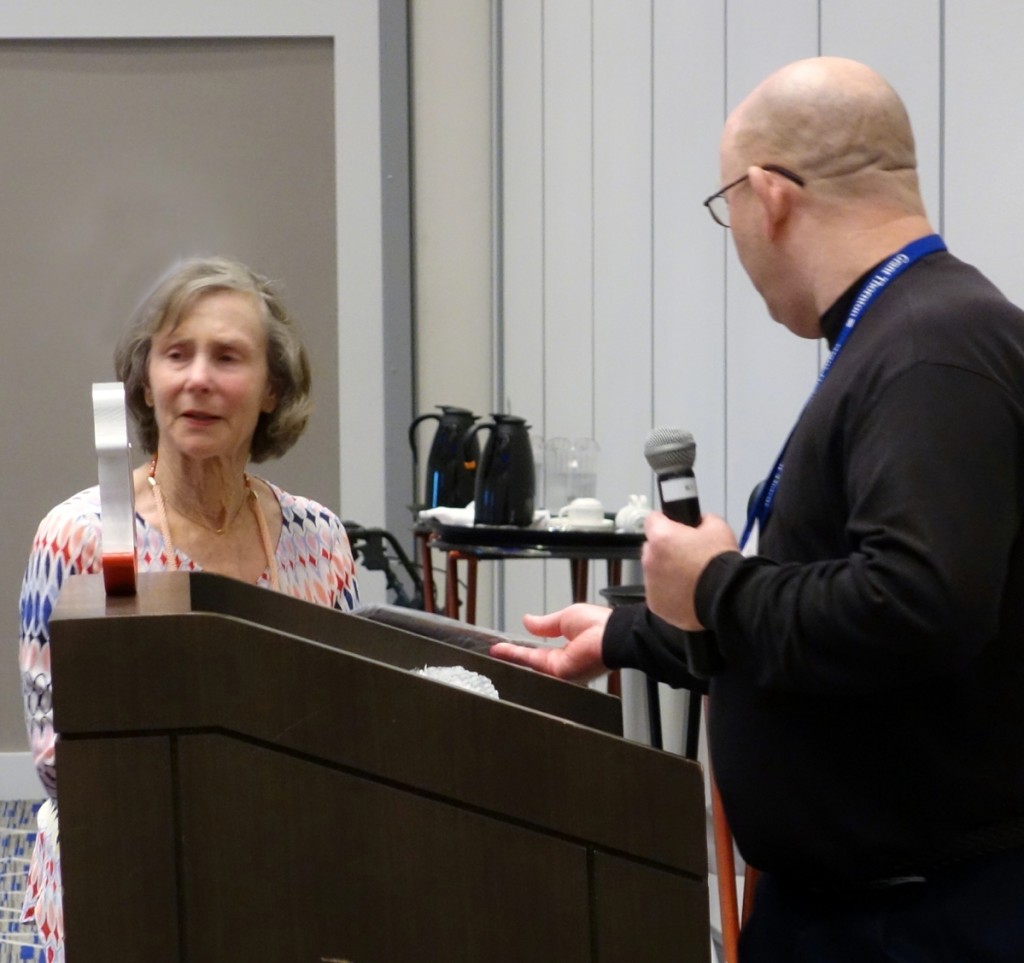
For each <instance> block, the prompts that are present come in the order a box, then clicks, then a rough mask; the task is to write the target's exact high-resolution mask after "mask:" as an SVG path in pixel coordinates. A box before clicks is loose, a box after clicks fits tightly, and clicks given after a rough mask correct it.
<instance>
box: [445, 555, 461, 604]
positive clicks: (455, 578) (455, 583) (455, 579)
mask: <svg viewBox="0 0 1024 963" xmlns="http://www.w3.org/2000/svg"><path fill="white" fill-rule="evenodd" d="M444 596H445V606H444V614H445V615H447V616H448V618H450V619H457V618H458V617H459V553H458V552H449V553H448V557H447V560H446V562H445V569H444Z"/></svg>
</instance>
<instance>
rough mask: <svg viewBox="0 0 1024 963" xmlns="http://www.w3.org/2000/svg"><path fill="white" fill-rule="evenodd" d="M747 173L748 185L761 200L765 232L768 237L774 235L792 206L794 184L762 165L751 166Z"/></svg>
mask: <svg viewBox="0 0 1024 963" xmlns="http://www.w3.org/2000/svg"><path fill="white" fill-rule="evenodd" d="M747 173H748V176H749V177H750V186H751V188H752V189H753V191H754V193H755V194H756V195H757V197H758V200H760V202H761V209H762V211H763V213H764V229H765V232H766V233H767V235H768V237H770V238H771V237H775V236H776V235H777V234H778V232H779V229H780V227H781V226H782V225H783V224H784V223H785V221H786V219H787V218H788V217H789V214H790V211H791V210H792V208H793V189H796V185H795V184H793V183H791V182H790V181H789V180H787V179H786V178H785V177H780V176H778V175H777V174H773V173H771V172H770V171H766V170H765V169H764V168H763V167H751V168H750V170H749V171H748V172H747Z"/></svg>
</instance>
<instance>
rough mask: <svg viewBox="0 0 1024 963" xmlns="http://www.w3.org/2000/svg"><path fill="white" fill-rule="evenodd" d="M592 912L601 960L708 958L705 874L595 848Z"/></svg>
mask: <svg viewBox="0 0 1024 963" xmlns="http://www.w3.org/2000/svg"><path fill="white" fill-rule="evenodd" d="M594 917H595V920H596V932H597V940H596V943H597V952H596V959H598V960H600V961H601V963H637V961H638V960H643V961H644V963H709V960H710V957H711V941H710V938H709V935H708V934H709V921H708V888H707V881H706V880H704V881H701V882H699V883H698V882H695V881H694V880H690V879H685V878H683V877H679V876H673V875H670V874H667V873H664V872H662V871H661V870H659V869H655V868H652V867H650V866H645V865H643V864H641V863H634V862H629V861H627V860H623V859H618V858H616V857H614V856H609V855H607V854H604V853H596V854H595V856H594ZM640 948H642V952H641V951H640Z"/></svg>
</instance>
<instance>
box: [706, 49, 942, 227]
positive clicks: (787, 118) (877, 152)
mask: <svg viewBox="0 0 1024 963" xmlns="http://www.w3.org/2000/svg"><path fill="white" fill-rule="evenodd" d="M726 155H727V156H728V157H729V160H730V166H731V167H733V168H735V170H736V172H737V173H740V172H742V171H743V170H744V169H745V168H746V167H748V166H751V165H759V164H765V163H775V164H781V165H783V166H785V167H791V168H792V169H793V170H794V171H796V172H797V173H799V174H800V175H801V176H803V177H804V178H806V179H807V180H808V181H818V182H819V183H818V185H817V186H818V187H819V188H820V189H821V190H822V191H823V192H824V193H826V194H827V195H832V196H834V197H837V198H843V197H850V198H853V197H857V198H866V197H874V198H876V199H879V200H882V199H884V200H886V201H888V202H890V203H896V204H898V205H900V206H902V207H905V208H907V210H910V211H914V212H915V213H923V208H922V205H921V201H920V195H919V188H918V181H917V171H916V168H917V160H916V156H915V152H914V135H913V133H912V131H911V129H910V119H909V118H908V116H907V111H906V108H905V107H904V106H903V102H902V101H901V100H900V98H899V95H898V94H897V93H896V91H894V90H893V89H892V87H891V86H889V84H888V83H887V82H886V80H885V79H884V78H883V77H882V76H880V75H879V74H878V73H876V72H875V71H874V70H872V69H871V68H869V67H866V66H865V65H864V64H861V63H857V62H856V61H853V60H845V59H843V58H839V57H815V58H812V59H809V60H800V61H797V62H796V63H793V64H790V65H789V66H787V67H783V68H782V69H781V70H779V71H777V72H776V73H774V74H772V75H771V76H770V77H768V78H767V80H765V81H764V82H763V83H761V84H760V85H759V86H758V87H757V88H756V89H755V90H754V91H753V92H752V93H751V94H750V95H749V96H748V97H747V98H746V99H745V100H744V101H743V102H742V103H741V104H740V105H739V107H737V108H736V110H735V111H734V112H733V114H732V116H731V117H730V118H729V121H728V123H727V124H726V130H725V136H724V138H723V158H724V157H725V156H726ZM734 176H735V174H734Z"/></svg>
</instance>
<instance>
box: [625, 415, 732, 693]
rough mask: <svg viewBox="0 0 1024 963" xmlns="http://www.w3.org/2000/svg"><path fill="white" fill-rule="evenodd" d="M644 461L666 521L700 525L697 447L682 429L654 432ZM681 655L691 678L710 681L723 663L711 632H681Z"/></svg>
mask: <svg viewBox="0 0 1024 963" xmlns="http://www.w3.org/2000/svg"><path fill="white" fill-rule="evenodd" d="M644 457H645V458H646V459H647V464H648V465H650V466H651V468H652V469H653V470H654V474H655V475H657V476H658V497H659V498H660V500H661V510H662V512H663V513H664V514H665V516H666V517H667V518H670V519H672V521H674V522H678V523H679V524H680V525H689V526H690V527H691V528H696V526H697V525H699V524H700V501H699V500H698V498H697V479H696V478H695V476H694V474H693V463H694V461H695V460H696V457H697V443H696V442H695V441H694V440H693V435H691V434H690V433H689V432H688V431H683V430H682V429H681V428H654V429H652V430H651V432H650V433H649V434H648V435H647V440H646V441H645V442H644ZM683 651H684V652H685V654H686V667H687V669H688V670H689V672H690V675H692V676H694V677H695V678H697V679H707V678H710V676H711V675H712V673H713V672H714V671H715V670H716V669H719V668H721V667H722V666H723V665H724V664H725V663H724V661H723V659H722V654H721V652H719V650H718V646H717V644H716V643H715V637H714V635H713V634H712V633H711V632H684V633H683Z"/></svg>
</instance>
